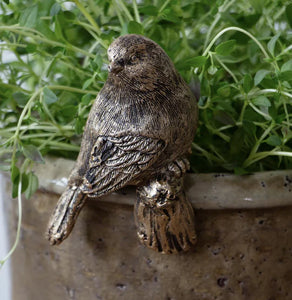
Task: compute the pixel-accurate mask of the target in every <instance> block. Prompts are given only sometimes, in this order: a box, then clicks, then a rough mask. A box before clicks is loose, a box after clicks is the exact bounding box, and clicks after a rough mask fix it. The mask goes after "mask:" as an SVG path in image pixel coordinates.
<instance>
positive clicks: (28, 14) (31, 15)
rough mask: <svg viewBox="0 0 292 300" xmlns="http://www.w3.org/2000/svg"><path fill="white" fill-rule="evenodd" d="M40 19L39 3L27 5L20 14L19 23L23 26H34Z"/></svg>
mask: <svg viewBox="0 0 292 300" xmlns="http://www.w3.org/2000/svg"><path fill="white" fill-rule="evenodd" d="M37 21H38V5H37V4H36V5H33V6H30V7H27V8H26V9H25V10H24V11H23V12H22V13H21V15H20V19H19V24H20V26H23V27H29V28H34V27H36V24H37Z"/></svg>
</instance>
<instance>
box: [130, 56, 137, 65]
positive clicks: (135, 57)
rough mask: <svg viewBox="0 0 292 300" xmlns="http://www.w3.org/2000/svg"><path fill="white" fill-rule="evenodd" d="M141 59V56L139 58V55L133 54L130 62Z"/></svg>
mask: <svg viewBox="0 0 292 300" xmlns="http://www.w3.org/2000/svg"><path fill="white" fill-rule="evenodd" d="M138 60H139V58H138V56H136V55H133V56H132V57H131V58H130V62H131V63H135V62H137V61H138Z"/></svg>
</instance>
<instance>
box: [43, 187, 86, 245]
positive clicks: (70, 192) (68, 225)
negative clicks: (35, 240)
mask: <svg viewBox="0 0 292 300" xmlns="http://www.w3.org/2000/svg"><path fill="white" fill-rule="evenodd" d="M86 198H87V196H86V195H85V194H83V193H82V191H81V190H80V189H79V188H78V187H76V186H68V187H67V188H66V190H65V191H64V192H63V194H62V196H61V197H60V199H59V201H58V203H57V206H56V208H55V210H54V213H53V214H52V216H51V218H50V221H49V225H48V233H47V236H48V240H49V241H50V243H51V245H58V244H60V243H61V242H62V241H63V240H64V239H66V238H67V237H68V235H69V234H70V233H71V231H72V229H73V227H74V225H75V222H76V219H77V217H78V215H79V213H80V211H81V209H82V207H83V205H84V204H85V201H86Z"/></svg>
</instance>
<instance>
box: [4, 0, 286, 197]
mask: <svg viewBox="0 0 292 300" xmlns="http://www.w3.org/2000/svg"><path fill="white" fill-rule="evenodd" d="M0 11H1V15H0V59H1V63H0V142H1V146H0V156H1V157H2V162H1V168H2V170H10V171H11V177H12V181H13V182H14V183H15V185H14V195H16V194H17V184H18V182H19V180H20V178H21V180H22V181H23V185H22V190H23V191H26V194H27V196H30V195H31V193H33V191H34V190H35V189H36V187H37V178H36V177H35V175H34V174H33V173H32V172H31V167H32V164H33V163H34V162H37V163H42V162H43V160H44V158H43V157H44V155H46V154H50V155H56V156H63V157H67V158H72V159H74V158H76V156H77V154H78V149H79V143H80V137H81V134H82V131H83V126H84V124H85V122H86V118H87V115H88V112H89V109H90V107H91V104H92V102H93V101H94V98H95V97H96V94H97V93H98V91H99V90H100V89H101V88H102V86H103V84H104V82H105V80H106V78H107V68H106V67H107V66H106V64H107V56H106V49H107V47H108V46H109V45H110V43H111V42H112V41H113V39H114V38H116V37H118V36H120V35H123V34H127V33H138V34H143V35H145V36H147V37H149V38H151V39H152V40H154V41H156V42H157V43H158V44H160V45H161V46H162V47H163V49H165V51H166V52H167V53H168V55H169V56H170V57H171V59H172V60H173V62H174V64H175V66H176V68H177V70H178V71H179V72H180V74H181V75H182V76H183V77H184V79H185V80H186V81H187V82H188V83H190V84H191V85H194V82H196V81H200V83H201V97H200V99H199V107H200V125H199V129H198V131H197V135H196V137H195V139H194V143H193V154H192V156H191V165H192V171H194V172H222V171H229V172H235V173H237V174H244V173H251V172H255V171H262V170H276V169H288V168H292V153H291V148H292V132H291V125H292V124H291V122H292V121H291V113H292V108H291V105H292V4H291V1H284V0H239V1H234V0H229V1H222V0H217V1H206V0H195V1H194V0H166V1H165V0H154V1H148V0H145V1H137V2H136V1H125V0H111V1H110V0H88V1H85V0H75V1H61V0H46V1H41V0H33V1H32V0H21V1H20V0H4V1H1V2H0ZM226 28H227V29H226ZM214 37H215V38H214ZM19 158H24V159H22V160H21V161H22V162H23V163H22V164H21V165H19V164H17V163H16V162H17V161H19Z"/></svg>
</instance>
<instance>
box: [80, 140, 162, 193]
mask: <svg viewBox="0 0 292 300" xmlns="http://www.w3.org/2000/svg"><path fill="white" fill-rule="evenodd" d="M165 145H166V143H165V142H164V141H163V140H161V139H153V138H149V137H144V136H133V135H124V136H119V137H115V136H99V137H98V138H97V141H96V143H95V144H94V146H93V148H92V151H91V156H90V160H89V167H88V169H87V172H86V173H85V176H84V181H83V184H82V186H81V190H82V191H83V192H84V193H86V194H88V196H91V197H98V196H101V195H104V194H107V193H109V192H112V191H114V190H117V189H119V188H121V187H123V186H125V185H126V184H127V183H128V182H130V181H131V180H132V179H133V178H134V177H135V176H136V175H138V174H139V173H141V172H142V171H144V170H145V169H147V168H148V167H149V166H150V165H152V164H153V163H154V161H156V159H157V158H158V156H159V155H160V154H161V152H162V151H163V150H164V148H165Z"/></svg>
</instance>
